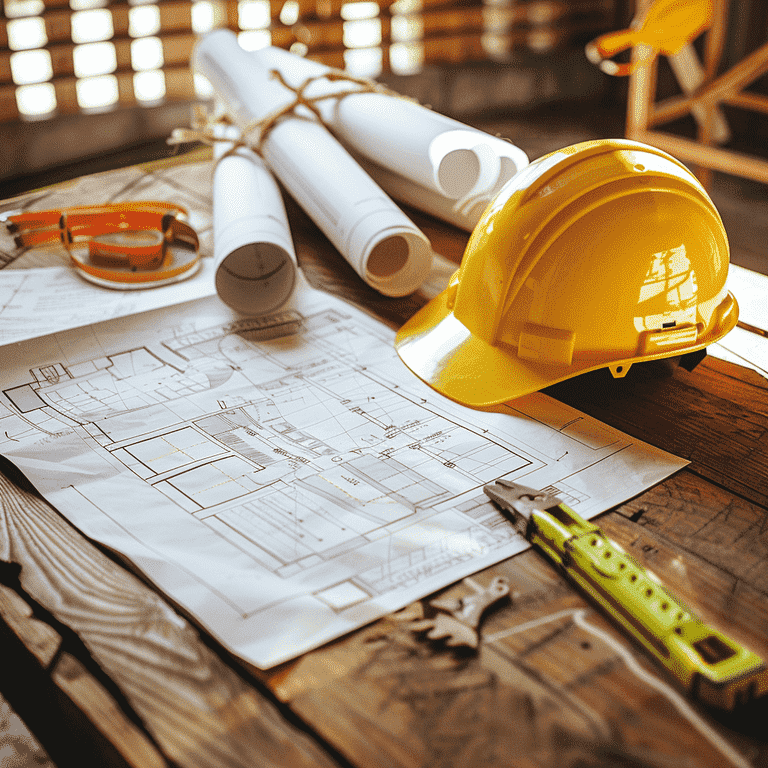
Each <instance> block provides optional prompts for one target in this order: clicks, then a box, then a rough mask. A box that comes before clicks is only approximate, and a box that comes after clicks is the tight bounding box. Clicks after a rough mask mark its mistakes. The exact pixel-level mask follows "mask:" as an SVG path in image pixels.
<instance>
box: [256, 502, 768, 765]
mask: <svg viewBox="0 0 768 768" xmlns="http://www.w3.org/2000/svg"><path fill="white" fill-rule="evenodd" d="M621 520H622V522H623V523H625V524H627V525H628V526H630V528H634V529H637V530H638V531H639V532H640V533H642V532H643V531H642V528H641V527H640V526H639V525H636V524H634V523H632V522H631V521H627V520H626V519H625V518H623V517H622V518H621ZM622 538H623V539H624V540H625V542H626V541H627V540H628V539H630V538H631V536H623V537H622ZM640 555H641V557H640V558H639V559H643V558H642V556H643V555H644V552H643V551H642V549H641V550H640ZM659 570H660V571H664V570H665V569H664V568H660V569H659ZM495 575H504V576H506V577H507V578H509V580H510V582H511V584H512V589H513V594H512V599H511V600H510V602H509V603H508V604H507V605H505V606H502V607H500V608H499V609H498V610H496V611H495V612H494V613H493V614H492V615H491V616H489V617H488V619H487V620H486V621H485V624H484V626H483V643H482V645H481V648H480V651H479V653H478V654H477V655H471V654H470V655H468V654H465V653H461V652H457V651H452V650H450V649H448V648H446V647H445V646H443V645H441V644H440V643H439V642H438V643H432V642H430V641H428V640H425V639H423V638H419V637H417V636H415V635H414V634H413V633H412V632H409V631H408V630H407V629H406V628H405V622H403V621H398V619H397V617H387V618H386V619H384V620H382V621H380V622H377V623H376V624H374V625H372V626H370V627H367V628H365V629H363V630H361V631H360V632H357V633H354V634H352V635H351V636H349V637H347V638H344V639H342V640H340V641H338V642H336V643H333V644H331V645H329V646H326V647H325V648H322V649H320V650H318V651H315V652H313V653H310V654H307V655H305V656H304V657H302V659H300V660H298V661H297V662H294V663H293V664H289V665H286V666H285V667H283V668H282V669H280V670H276V671H274V672H272V673H270V674H269V675H268V680H269V684H270V685H271V686H272V687H273V688H274V690H275V691H276V692H277V694H278V695H279V696H280V697H281V698H284V699H285V700H287V701H289V702H290V704H291V706H292V707H293V708H294V709H295V710H296V711H298V712H299V713H300V714H301V715H302V717H303V718H304V719H306V720H307V721H308V722H310V723H312V724H313V725H314V727H316V728H317V729H318V730H319V731H320V732H321V733H322V734H323V735H324V736H325V738H326V739H328V740H329V741H330V742H331V743H333V744H334V745H335V746H336V747H337V748H338V749H339V750H340V751H342V752H343V753H344V754H345V756H346V757H347V758H349V759H350V760H351V761H352V762H353V763H355V764H356V765H364V766H366V767H367V766H375V767H377V768H378V767H379V766H381V767H382V768H383V766H402V767H403V768H416V766H446V768H447V767H448V766H458V765H461V766H467V767H470V766H483V768H489V767H491V766H509V765H515V766H547V767H550V766H551V767H552V768H554V766H570V765H595V766H598V765H599V766H603V765H605V766H608V765H611V766H614V765H616V766H618V765H621V766H632V767H634V768H651V767H652V766H653V767H658V768H661V767H662V766H673V765H686V766H689V767H690V768H694V767H696V766H711V767H712V768H715V767H717V768H720V766H728V765H737V766H741V768H745V766H747V765H749V762H748V761H749V760H751V759H755V758H760V759H762V757H763V753H764V746H763V745H762V744H761V743H760V741H759V740H758V739H757V738H755V736H754V735H752V736H749V735H747V736H744V735H742V734H737V733H735V732H734V731H733V730H732V729H729V728H727V727H724V725H723V724H722V723H721V722H718V719H716V718H714V717H713V716H712V715H711V714H707V713H702V712H701V711H700V710H699V709H698V708H697V707H696V706H695V705H694V704H692V703H691V702H690V701H689V700H688V699H686V698H685V697H683V696H681V695H680V693H679V692H678V690H677V689H676V688H673V687H672V686H670V684H669V682H668V680H667V679H666V678H664V677H663V676H662V675H661V674H660V673H659V671H658V670H657V668H656V667H655V666H654V664H653V663H652V662H650V661H649V660H648V659H647V657H646V656H645V655H644V654H643V653H642V652H640V651H639V650H637V649H636V648H635V647H634V646H632V645H631V643H629V641H627V640H626V639H625V638H624V637H623V636H622V635H621V634H620V633H618V632H617V631H616V630H615V629H614V628H613V626H612V625H610V624H609V623H608V622H607V621H606V620H605V619H604V618H603V617H602V616H601V615H599V614H598V613H597V612H596V611H594V610H593V609H592V608H591V607H590V606H589V605H588V604H587V603H586V602H585V601H584V600H583V599H582V598H581V597H580V596H579V595H577V594H576V592H575V591H574V590H573V589H572V588H571V586H570V585H569V584H568V583H567V582H565V581H564V580H563V579H562V578H560V577H559V576H558V575H557V574H556V573H555V571H554V570H553V568H552V567H551V565H550V564H549V563H548V562H546V561H545V560H544V559H543V558H542V557H541V555H539V554H538V553H536V552H533V551H528V552H526V553H524V554H522V555H520V556H518V557H515V558H512V559H510V560H508V561H506V562H505V563H502V564H500V565H499V566H496V567H494V568H491V569H488V570H486V571H484V572H482V573H481V574H478V575H477V576H476V577H474V578H475V581H477V582H479V583H480V584H482V585H486V584H487V583H488V582H490V580H491V578H492V577H493V576H495ZM699 586H700V585H699ZM461 590H462V586H461V585H457V586H455V587H453V588H452V590H451V591H450V592H451V594H454V593H456V592H457V591H458V592H459V593H461ZM464 591H466V588H464ZM410 610H411V612H412V613H414V614H418V611H417V610H416V606H412V607H411V609H410ZM329 712H333V716H332V717H329V716H328V713H329ZM723 733H726V734H727V735H728V737H729V739H730V740H731V741H732V742H734V743H736V744H737V747H738V748H737V749H734V748H733V747H732V746H731V745H730V744H729V743H727V742H726V741H724V739H723V735H722V734H723ZM757 764H758V763H755V765H757Z"/></svg>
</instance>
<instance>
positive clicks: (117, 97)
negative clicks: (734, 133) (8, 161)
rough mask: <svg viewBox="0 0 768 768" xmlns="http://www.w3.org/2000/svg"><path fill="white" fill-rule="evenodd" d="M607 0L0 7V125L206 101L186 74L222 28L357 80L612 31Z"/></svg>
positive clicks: (253, 45)
mask: <svg viewBox="0 0 768 768" xmlns="http://www.w3.org/2000/svg"><path fill="white" fill-rule="evenodd" d="M615 3H616V0H453V1H451V2H446V0H351V1H347V0H197V1H196V2H191V1H190V0H160V2H151V0H150V1H146V0H127V1H126V0H123V1H122V2H110V1H109V0H0V5H1V7H2V29H0V120H3V121H8V120H16V119H24V120H40V119H45V118H48V117H51V116H53V115H55V114H67V113H75V112H85V113H88V112H95V111H104V110H110V109H114V108H116V107H118V106H122V105H134V104H140V105H145V106H152V105H158V104H162V103H165V102H167V101H189V100H194V99H204V98H208V97H209V96H210V86H209V85H208V83H207V82H206V81H205V80H204V78H201V77H199V76H196V75H195V74H194V73H193V72H191V71H190V68H189V59H190V55H191V53H192V49H193V47H194V44H195V41H196V39H197V37H198V36H199V35H202V34H204V33H205V32H208V31H209V30H211V29H214V28H218V27H227V28H229V29H231V30H233V31H235V32H237V33H238V35H239V40H240V43H241V45H242V46H243V47H244V48H245V49H246V50H256V49H258V48H262V47H264V46H267V45H276V46H279V47H282V48H286V49H289V50H291V51H294V52H296V53H299V54H302V55H306V56H308V57H310V58H312V59H316V60H318V61H321V62H323V63H325V64H329V65H331V66H334V67H339V68H346V69H347V70H348V71H349V72H350V73H351V74H353V75H355V76H358V77H376V76H377V75H379V74H381V73H382V72H394V73H395V74H414V73H417V72H419V71H420V70H421V69H422V68H423V67H424V66H426V65H428V64H433V63H459V62H464V61H480V60H484V59H488V58H492V59H497V60H504V59H505V58H508V57H509V56H510V55H511V54H512V53H513V52H514V51H516V50H519V49H521V48H525V49H527V50H532V51H536V52H539V53H545V52H547V51H550V50H552V49H555V48H557V47H559V46H562V45H565V44H569V43H570V42H573V41H576V40H578V41H581V40H582V39H584V40H585V39H589V37H590V36H594V34H596V33H598V32H602V31H604V30H607V29H610V28H611V26H612V25H613V23H614V18H615Z"/></svg>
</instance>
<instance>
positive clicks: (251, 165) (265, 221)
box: [213, 126, 296, 315]
mask: <svg viewBox="0 0 768 768" xmlns="http://www.w3.org/2000/svg"><path fill="white" fill-rule="evenodd" d="M217 133H218V137H219V138H227V137H231V138H236V137H237V136H239V134H240V132H239V131H238V130H237V129H236V128H235V127H234V126H229V127H225V126H217ZM214 158H215V159H216V165H215V169H214V175H213V233H214V250H213V255H214V261H215V263H216V291H217V292H218V294H219V296H220V297H221V299H222V301H223V302H224V303H225V304H227V305H228V306H230V307H232V309H234V310H236V311H238V312H242V313H243V314H246V315H260V314H267V313H268V312H272V311H274V310H276V309H278V307H281V306H282V305H283V304H284V303H285V302H286V301H287V299H288V297H289V296H290V295H291V291H292V290H293V285H294V283H295V280H296V253H295V251H294V248H293V241H292V239H291V232H290V228H289V226H288V218H287V216H286V213H285V206H284V205H283V198H282V196H281V194H280V189H279V187H278V186H277V183H276V182H275V180H274V178H273V177H272V174H271V173H270V171H269V169H268V168H267V166H266V165H265V163H264V161H263V160H262V159H261V158H260V157H259V156H258V155H257V154H256V153H255V152H253V151H251V150H250V149H248V148H246V147H237V148H234V144H233V143H229V142H217V143H216V144H215V145H214Z"/></svg>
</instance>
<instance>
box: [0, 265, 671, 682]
mask: <svg viewBox="0 0 768 768" xmlns="http://www.w3.org/2000/svg"><path fill="white" fill-rule="evenodd" d="M392 341H393V333H392V331H390V330H389V329H388V328H387V327H385V326H384V325H381V324H380V323H378V322H377V321H375V320H373V319H372V318H370V317H368V316H367V315H365V314H363V313H362V312H360V311H358V310H356V309H355V308H353V307H351V306H349V305H347V304H345V303H343V302H341V301H339V300H337V299H335V298H333V297H331V296H329V295H327V294H325V293H322V292H318V291H315V290H313V289H311V288H309V287H308V286H307V285H306V283H305V282H304V281H303V279H302V280H300V285H299V286H298V288H297V290H296V291H294V295H293V297H292V298H291V300H290V302H289V304H288V305H286V307H284V308H283V309H282V310H281V311H280V312H278V313H277V314H274V315H272V316H269V317H261V318H250V319H243V318H238V317H237V316H236V315H235V314H234V313H233V312H232V311H231V310H229V309H228V308H227V307H226V306H224V305H223V304H222V302H220V301H219V300H218V299H217V298H215V297H210V298H202V299H199V300H197V301H194V302H189V303H186V304H181V305H178V306H175V307H172V308H166V309H160V310H155V311H151V312H146V313H144V314H139V315H134V316H132V317H130V318H121V319H114V320H110V321H107V322H104V323H100V324H98V325H91V326H86V327H84V328H79V329H73V330H69V331H65V332H62V333H57V334H53V335H50V336H47V337H43V338H39V339H33V340H30V341H28V342H22V343H19V344H15V345H13V346H12V347H11V346H8V347H4V348H0V359H2V366H0V452H2V453H3V454H4V455H6V456H7V457H9V458H10V459H11V461H13V462H14V463H15V464H16V465H17V466H18V467H19V468H20V469H21V470H22V471H23V472H24V473H25V474H26V475H27V477H29V478H30V479H31V481H32V482H33V483H34V484H35V486H36V487H37V488H38V489H39V490H40V491H41V492H42V493H43V495H44V496H45V497H46V498H47V499H48V500H49V501H50V502H51V503H52V504H53V505H54V506H55V507H56V508H57V509H58V510H59V511H60V512H62V513H63V514H64V515H65V516H66V517H67V518H68V519H69V520H71V521H72V522H73V523H74V524H75V525H76V526H78V527H79V528H80V529H81V530H82V531H83V532H84V533H85V534H86V535H88V536H90V537H92V538H94V539H96V540H98V541H100V542H102V543H104V544H105V545H107V546H109V547H112V548H113V549H115V550H117V551H119V552H121V553H123V554H124V555H125V556H126V557H128V558H129V559H130V560H131V561H132V562H133V563H134V564H135V565H136V566H137V567H138V568H139V569H140V570H141V571H142V572H143V573H144V574H145V575H146V576H147V577H148V578H149V579H151V580H152V581H153V582H154V583H155V584H156V585H157V586H158V587H159V588H160V589H161V590H163V591H164V592H165V593H166V594H167V595H168V596H169V597H171V598H172V599H173V600H174V601H176V602H177V603H178V604H180V605H182V606H183V607H184V608H185V609H186V610H188V611H189V612H190V613H191V614H192V615H193V616H195V617H196V618H197V620H198V621H199V622H200V623H201V625H203V626H204V627H205V628H206V629H207V630H208V631H209V632H210V633H211V634H213V635H214V636H215V637H217V638H218V639H219V640H220V641H221V642H222V643H224V644H225V645H226V646H227V647H229V648H230V649H231V650H232V651H233V652H235V653H236V654H238V655H240V656H241V657H242V658H243V659H245V660H246V661H248V662H250V663H252V664H254V665H256V666H258V667H261V668H269V667H271V666H273V665H275V664H278V663H280V662H283V661H286V660H288V659H290V658H293V657H295V656H297V655H298V654H300V653H303V652H305V651H307V650H309V649H311V648H313V647H316V646H318V645H319V644H321V643H324V642H326V641H328V640H330V639H332V638H334V637H338V636H339V635H341V634H343V633H345V632H347V631H349V630H352V629H354V628H356V627H359V626H361V625H362V624H364V623H367V622H368V621H371V620H373V619H375V618H377V617H379V616H381V615H383V614H385V613H388V612H390V611H393V610H396V609H398V608H400V607H402V606H404V605H406V604H408V603H409V602H411V601H413V600H415V599H417V598H420V597H423V596H425V595H427V594H429V593H431V592H433V591H434V590H436V589H439V588H441V587H444V586H447V585H448V584H450V583H452V582H453V581H455V580H457V579H459V578H462V577H464V576H467V575H469V574H471V573H473V572H476V571H477V570H479V569H481V568H484V567H486V566H489V565H491V564H493V563H495V562H498V561H499V560H502V559H504V558H506V557H508V556H510V555H512V554H514V553H516V552H518V551H520V550H521V549H523V548H525V546H527V545H526V544H525V542H524V541H523V540H522V539H521V538H520V537H519V536H518V535H517V534H515V532H514V530H513V528H512V526H511V525H510V523H509V522H508V521H507V520H506V518H505V517H504V516H503V515H502V514H501V513H500V512H499V511H498V510H497V509H496V508H495V507H494V506H493V505H492V504H491V503H490V502H489V501H488V500H487V498H486V497H485V495H484V494H483V491H482V486H483V484H484V483H488V482H491V481H493V480H494V479H495V478H497V477H501V476H505V477H507V478H509V479H513V480H517V481H522V482H524V483H525V484H526V485H530V486H536V487H541V488H551V489H554V490H556V492H557V494H558V495H560V496H561V497H563V498H565V499H566V500H567V501H568V503H569V504H570V505H571V506H573V507H574V508H576V509H577V511H578V512H579V513H580V514H582V515H584V516H586V517H590V516H593V515H595V514H597V513H598V512H600V511H604V510H605V509H607V508H609V507H611V506H614V505H615V504H618V503H620V502H621V501H624V500H626V499H627V498H629V497H631V496H633V495H635V494H637V493H639V492H640V491H642V490H644V489H645V488H647V487H649V486H650V485H652V484H653V483H656V482H658V481H659V480H661V479H663V478H664V477H665V476H667V475H668V474H670V473H671V472H673V471H675V470H676V469H678V468H680V467H681V466H683V464H684V462H683V461H681V460H679V459H676V458H674V457H672V456H670V455H669V454H666V453H664V452H662V451H659V450H657V449H655V448H652V447H650V446H648V445H645V444H643V443H640V442H638V441H636V440H633V439H632V438H630V437H628V436H627V435H624V434H622V433H620V432H618V431H616V430H613V429H612V428H610V427H608V426H606V425H603V424H601V423H599V422H596V421H594V420H593V419H591V418H589V417H587V416H585V415H583V414H580V413H578V412H577V411H574V410H573V409H571V408H569V407H567V406H565V405H562V404H560V403H557V402H555V401H553V400H551V399H549V398H547V397H546V396H544V395H541V394H536V395H532V396H530V397H527V398H524V399H522V400H519V401H515V402H514V403H513V404H511V405H506V406H501V407H499V408H495V409H493V410H484V411H479V410H471V409H468V408H465V407H463V406H460V405H457V404H455V403H453V402H451V401H449V400H447V399H445V398H443V397H441V396H439V395H437V394H436V393H435V392H433V391H432V390H430V389H429V388H428V387H426V386H424V385H423V384H422V383H421V382H420V381H419V380H418V379H417V378H416V377H414V376H413V375H412V374H410V372H408V371H407V369H406V368H405V366H404V365H403V364H402V363H401V362H400V360H399V358H398V357H397V355H396V353H395V351H394V348H393V344H392Z"/></svg>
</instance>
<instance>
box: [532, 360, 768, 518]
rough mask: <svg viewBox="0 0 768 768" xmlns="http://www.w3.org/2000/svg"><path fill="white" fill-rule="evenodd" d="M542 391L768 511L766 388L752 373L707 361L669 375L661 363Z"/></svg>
mask: <svg viewBox="0 0 768 768" xmlns="http://www.w3.org/2000/svg"><path fill="white" fill-rule="evenodd" d="M545 391H546V392H547V393H548V394H550V395H552V396H553V397H555V398H557V399H559V400H562V401H563V402H566V403H568V404H570V405H572V406H574V407H575V408H578V409H580V410H582V411H584V412H586V413H588V414H590V415H591V416H594V417H595V418H597V419H600V420H601V421H604V422H606V423H607V424H610V425H611V426H614V427H616V428H618V429H621V430H623V431H624V432H627V433H628V434H630V435H632V436H633V437H638V438H640V439H642V440H646V441H647V442H649V443H651V444H652V445H655V446H657V447H659V448H663V449H664V450H667V451H670V452H672V453H674V454H676V455H678V456H681V457H682V458H685V459H688V460H689V461H690V462H691V469H692V470H693V471H695V472H697V473H699V474H701V475H702V476H703V477H706V478H707V479H708V480H711V481H712V482H715V483H718V484H720V485H722V486H724V487H726V488H728V489H729V490H730V491H732V492H733V493H736V494H739V495H742V496H744V498H746V499H749V500H750V501H751V502H753V503H755V504H759V505H762V506H766V505H768V382H766V380H765V379H763V378H762V377H761V376H759V375H758V374H756V373H755V372H754V371H751V370H748V369H746V368H741V367H740V366H737V365H734V364H733V363H726V362H724V361H721V360H711V359H709V358H708V359H705V360H704V361H703V362H702V363H700V364H699V365H698V366H697V367H696V368H695V369H694V370H693V371H691V372H689V371H686V370H685V369H684V368H681V367H677V368H675V369H674V371H673V373H672V374H671V375H670V368H669V367H668V366H667V365H664V364H651V363H647V364H645V365H639V366H634V367H633V368H632V369H630V371H629V373H628V374H627V376H626V378H624V379H613V378H611V376H610V374H609V373H608V372H607V371H604V370H603V371H595V372H594V373H590V374H585V375H583V376H579V377H577V378H574V379H570V380H569V381H565V382H563V383H561V384H557V385H555V386H553V387H549V388H548V389H547V390H545Z"/></svg>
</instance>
